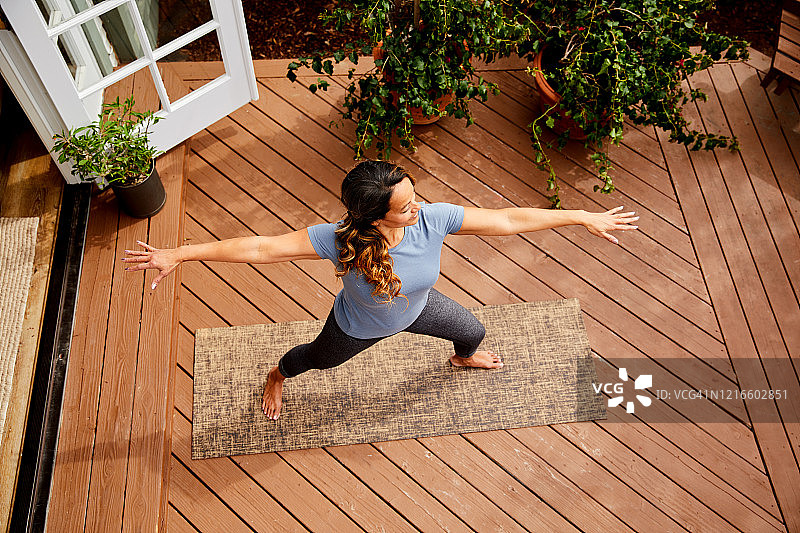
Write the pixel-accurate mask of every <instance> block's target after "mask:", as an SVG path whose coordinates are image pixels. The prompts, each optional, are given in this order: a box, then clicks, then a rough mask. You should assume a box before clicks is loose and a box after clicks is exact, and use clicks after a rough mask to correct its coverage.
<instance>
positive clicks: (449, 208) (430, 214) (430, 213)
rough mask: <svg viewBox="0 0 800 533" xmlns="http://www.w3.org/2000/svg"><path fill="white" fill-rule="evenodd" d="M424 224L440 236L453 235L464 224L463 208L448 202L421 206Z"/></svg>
mask: <svg viewBox="0 0 800 533" xmlns="http://www.w3.org/2000/svg"><path fill="white" fill-rule="evenodd" d="M422 213H423V215H422V217H420V218H423V219H424V223H425V224H426V225H427V226H429V227H431V228H433V230H434V231H436V232H437V233H439V234H441V235H447V234H448V233H455V232H457V231H458V230H459V229H461V224H462V223H463V222H464V207H463V206H460V205H456V204H451V203H448V202H434V203H430V204H427V203H426V204H422Z"/></svg>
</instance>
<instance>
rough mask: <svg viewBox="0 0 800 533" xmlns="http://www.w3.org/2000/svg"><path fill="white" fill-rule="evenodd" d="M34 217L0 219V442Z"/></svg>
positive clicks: (30, 262)
mask: <svg viewBox="0 0 800 533" xmlns="http://www.w3.org/2000/svg"><path fill="white" fill-rule="evenodd" d="M38 227H39V219H38V218H37V217H25V218H5V217H4V218H0V442H2V438H3V434H4V431H3V429H4V428H5V425H6V413H7V412H8V403H9V401H10V398H11V385H12V383H13V381H14V368H15V365H16V361H17V352H18V351H19V341H20V337H21V335H22V322H23V320H24V318H25V304H26V303H27V301H28V289H30V285H31V277H32V276H33V256H34V253H35V252H36V231H37V229H38Z"/></svg>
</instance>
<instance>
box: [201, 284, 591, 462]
mask: <svg viewBox="0 0 800 533" xmlns="http://www.w3.org/2000/svg"><path fill="white" fill-rule="evenodd" d="M472 311H473V312H474V313H475V316H477V317H478V319H479V320H481V322H483V324H484V325H485V326H486V338H485V339H484V341H483V344H482V345H481V346H482V348H484V349H488V350H494V351H495V352H497V353H499V354H501V355H502V356H503V362H504V363H505V366H504V367H503V368H501V369H496V370H479V369H471V368H456V367H453V366H451V365H450V364H449V362H448V358H449V357H450V356H451V355H452V354H453V345H452V343H450V342H448V341H444V340H441V339H436V338H433V337H428V336H424V335H414V334H411V333H400V334H397V335H395V336H393V337H390V338H388V339H385V340H383V341H381V342H379V343H377V344H375V345H374V346H372V347H371V348H370V349H368V350H366V351H365V352H362V353H361V354H359V355H357V356H356V357H354V358H353V359H351V360H350V361H348V362H346V363H344V364H343V365H341V366H339V367H336V368H333V369H329V370H321V371H320V370H311V371H309V372H306V373H305V374H302V375H300V376H298V377H296V378H293V379H289V380H286V382H285V383H284V389H283V401H284V403H283V411H282V414H281V417H280V419H279V420H277V421H274V420H268V419H267V418H266V416H264V413H263V412H262V411H261V394H262V391H263V387H264V383H265V382H266V377H267V373H268V372H269V369H270V368H272V366H274V365H275V364H276V363H277V361H278V359H279V358H280V357H281V356H282V355H283V354H284V353H285V352H286V351H287V350H289V349H290V348H291V347H293V346H295V345H297V344H300V343H305V342H309V341H311V340H312V339H313V338H314V337H315V336H316V334H317V333H318V332H319V331H320V329H321V328H322V322H321V321H307V322H287V323H279V324H259V325H253V326H239V327H232V328H215V329H200V330H197V333H196V338H195V362H194V412H193V427H192V458H194V459H204V458H208V457H219V456H223V455H237V454H247V453H260V452H270V451H281V450H291V449H298V448H316V447H320V446H333V445H341V444H353V443H363V442H377V441H384V440H395V439H405V438H414V437H423V436H432V435H447V434H455V433H468V432H472V431H486V430H492V429H506V428H515V427H525V426H535V425H543V424H554V423H559V422H575V421H581V420H593V419H597V418H605V407H604V405H603V403H602V401H601V399H600V398H599V397H598V396H597V395H595V394H594V392H593V390H592V386H591V384H592V382H593V381H596V375H595V371H594V364H593V362H592V358H591V354H590V349H589V342H588V339H587V337H586V331H585V329H584V326H583V320H582V318H581V313H580V307H579V305H578V301H577V300H575V299H569V300H557V301H545V302H534V303H522V304H512V305H502V306H489V307H482V308H477V309H473V310H472Z"/></svg>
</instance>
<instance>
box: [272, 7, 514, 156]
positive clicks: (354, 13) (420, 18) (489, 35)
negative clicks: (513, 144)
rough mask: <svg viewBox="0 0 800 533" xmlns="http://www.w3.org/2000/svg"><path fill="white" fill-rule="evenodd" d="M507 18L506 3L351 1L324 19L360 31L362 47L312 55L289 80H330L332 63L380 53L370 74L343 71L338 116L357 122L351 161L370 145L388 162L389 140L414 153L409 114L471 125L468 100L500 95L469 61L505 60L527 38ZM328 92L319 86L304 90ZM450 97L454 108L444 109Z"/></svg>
mask: <svg viewBox="0 0 800 533" xmlns="http://www.w3.org/2000/svg"><path fill="white" fill-rule="evenodd" d="M509 15H513V11H512V10H511V8H510V6H509V4H508V3H507V2H505V1H490V0H484V1H473V0H436V1H434V0H416V1H414V2H401V1H399V0H398V1H397V2H391V1H389V0H352V1H350V2H349V3H348V4H347V6H346V7H339V8H336V9H334V10H332V11H330V12H328V13H326V14H325V15H323V16H322V18H323V19H324V20H325V21H326V22H327V23H329V24H333V25H335V27H336V28H337V29H339V30H341V29H342V28H343V27H345V26H347V25H350V24H359V25H360V26H361V27H362V28H363V30H364V33H365V34H366V35H367V36H368V38H367V40H364V41H357V42H353V43H348V44H347V45H345V47H344V48H343V49H341V50H337V51H335V52H333V53H332V57H327V56H326V55H325V54H323V53H317V54H315V55H313V56H311V57H302V58H299V59H297V60H296V61H292V62H291V63H290V64H289V65H288V73H287V77H288V78H289V79H290V80H292V81H295V80H296V79H297V70H298V69H300V68H301V67H305V68H310V69H312V70H313V71H314V72H316V73H318V74H328V75H330V74H332V73H333V71H334V64H336V63H340V62H342V61H345V60H349V61H350V62H352V63H353V64H357V63H358V61H359V53H362V54H371V53H373V47H376V46H378V47H379V50H380V51H379V52H377V53H376V54H375V56H376V57H377V58H376V60H375V66H374V68H372V69H371V70H369V71H368V72H366V73H364V74H361V75H356V74H354V72H355V69H353V68H351V69H350V70H349V72H348V79H349V85H348V86H347V88H346V92H345V99H344V108H345V110H344V111H343V112H342V117H343V119H353V120H355V122H356V141H355V143H354V146H353V148H354V150H355V157H356V158H359V157H361V156H362V155H363V152H364V150H365V149H366V148H369V147H371V146H374V148H375V149H376V150H377V152H378V154H379V155H380V156H381V157H384V158H388V157H389V155H390V154H391V151H392V135H393V134H394V135H396V136H397V138H398V139H399V143H400V145H401V146H402V147H404V148H408V149H413V146H414V134H413V131H412V129H411V126H412V125H413V124H414V123H415V119H414V118H413V116H412V108H417V109H419V110H420V111H421V115H420V116H423V117H424V116H454V117H456V118H459V119H461V118H463V119H465V120H466V122H467V125H469V124H472V123H473V119H472V116H471V115H470V113H469V108H468V105H467V104H468V102H469V100H471V99H474V98H480V99H481V100H483V101H485V100H486V99H487V97H488V94H489V93H490V92H494V93H496V92H497V91H498V88H497V86H496V85H495V84H493V83H489V82H487V81H486V80H484V79H483V78H482V77H480V76H479V75H478V74H477V73H476V71H475V68H474V66H473V65H472V63H471V60H472V58H475V57H480V58H482V59H483V60H484V61H487V62H489V61H492V60H494V59H495V58H497V57H501V56H507V55H510V54H511V53H512V52H513V51H514V50H515V49H516V43H517V42H519V41H521V40H524V37H525V35H526V34H525V32H526V31H527V30H526V26H525V25H524V24H522V23H520V22H519V21H516V20H514V17H513V16H509ZM328 87H329V83H328V82H327V81H326V80H323V79H318V80H317V83H315V84H311V85H310V86H309V89H310V90H311V91H312V92H315V91H316V90H317V89H323V90H327V89H328ZM451 94H452V101H450V102H449V103H448V102H446V101H445V102H442V99H444V98H449V96H448V95H451Z"/></svg>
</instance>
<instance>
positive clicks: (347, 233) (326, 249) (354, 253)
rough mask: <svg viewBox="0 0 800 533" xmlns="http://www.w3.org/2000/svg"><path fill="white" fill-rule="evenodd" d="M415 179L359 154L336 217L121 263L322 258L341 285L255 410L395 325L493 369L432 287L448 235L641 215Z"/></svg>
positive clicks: (601, 226)
mask: <svg viewBox="0 0 800 533" xmlns="http://www.w3.org/2000/svg"><path fill="white" fill-rule="evenodd" d="M414 183H415V182H414V180H413V179H412V178H411V176H410V175H409V174H408V173H407V172H406V171H405V170H403V169H402V168H400V167H399V166H397V165H394V164H392V163H388V162H385V161H363V162H361V163H359V164H358V165H356V167H355V168H354V169H353V170H351V171H350V172H348V174H347V176H345V178H344V181H343V182H342V203H343V204H344V206H345V208H347V213H346V214H345V215H344V218H343V219H342V220H341V221H339V222H336V223H333V224H317V225H315V226H309V227H308V228H304V229H301V230H298V231H294V232H291V233H286V234H284V235H276V236H270V237H263V236H257V237H242V238H238V239H226V240H223V241H218V242H211V243H205V244H193V245H184V246H181V247H179V248H172V249H158V248H154V247H152V246H150V245H148V244H145V243H142V242H139V244H140V245H141V246H142V247H143V248H144V251H131V250H126V253H127V254H129V256H128V257H125V258H123V259H122V260H123V261H125V262H128V263H134V264H133V265H132V266H129V267H128V268H126V270H131V271H132V270H144V269H148V268H155V269H158V270H159V273H158V274H157V275H156V277H155V278H154V280H153V285H152V288H153V289H155V287H156V285H158V283H159V282H160V281H161V280H162V279H164V277H165V276H167V275H168V274H169V273H170V272H172V271H173V270H174V269H175V267H177V266H178V264H180V263H181V262H183V261H227V262H235V263H277V262H280V261H294V260H299V259H329V260H330V261H331V262H333V264H334V265H335V266H336V276H337V277H340V278H341V279H342V283H343V285H344V287H343V288H342V290H341V291H339V293H338V294H337V295H336V299H335V301H334V304H333V309H332V310H331V312H330V314H329V315H328V318H327V320H326V322H325V325H324V327H323V328H322V331H321V332H320V334H319V336H318V337H317V338H316V339H315V340H314V341H312V342H310V343H308V344H303V345H300V346H296V347H294V348H292V349H291V350H289V351H288V352H287V353H286V354H285V355H284V356H283V357H282V358H281V359H280V361H279V362H278V365H277V366H275V367H274V368H272V370H270V372H269V375H268V376H267V383H266V385H265V386H264V396H263V400H262V409H263V411H264V414H265V415H267V417H269V418H270V419H277V418H278V416H279V415H280V412H281V394H282V391H283V382H284V380H285V379H286V378H291V377H294V376H297V375H298V374H301V373H303V372H305V371H306V370H309V369H311V368H317V369H322V368H332V367H334V366H337V365H340V364H342V363H344V362H345V361H347V360H348V359H350V358H351V357H353V356H354V355H356V354H357V353H359V352H361V351H363V350H365V349H367V348H369V347H370V346H372V345H373V344H375V343H376V342H378V341H380V340H381V339H385V338H386V337H388V336H390V335H394V334H395V333H398V332H400V331H409V332H412V333H422V334H425V335H432V336H434V337H439V338H443V339H447V340H450V341H452V342H453V346H454V347H455V354H454V355H453V356H452V357H450V362H451V363H452V364H453V365H456V366H469V367H476V368H499V367H501V366H503V363H502V361H501V359H500V356H499V355H497V354H495V353H493V352H490V351H485V350H478V346H479V345H480V343H481V341H482V340H483V336H484V334H485V330H484V328H483V325H482V324H481V323H480V322H478V320H477V319H476V318H475V317H474V316H473V315H472V314H471V313H470V312H469V311H467V310H466V309H465V308H464V307H462V306H461V305H459V304H457V303H456V302H454V301H453V300H451V299H450V298H448V297H446V296H444V295H443V294H441V293H439V292H438V291H436V290H434V289H433V285H434V283H436V280H437V279H438V277H439V260H440V256H441V251H442V244H443V242H444V238H445V236H446V235H448V234H450V233H453V234H456V235H513V234H516V233H524V232H528V231H536V230H542V229H548V228H557V227H560V226H566V225H569V224H581V225H583V226H585V227H586V229H587V230H589V232H590V233H592V234H593V235H597V236H599V237H604V238H606V239H608V240H609V241H611V242H613V243H617V239H616V238H615V237H613V236H612V235H611V234H610V232H611V231H614V230H633V229H636V226H632V225H631V223H632V222H635V221H636V220H638V218H639V217H637V216H635V214H634V213H621V212H620V211H621V210H622V207H617V208H615V209H611V210H610V211H606V212H605V213H589V212H586V211H554V210H549V209H537V208H508V209H482V208H477V207H461V206H458V205H452V204H446V203H434V204H425V203H420V202H418V201H417V200H416V197H415V194H414Z"/></svg>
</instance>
